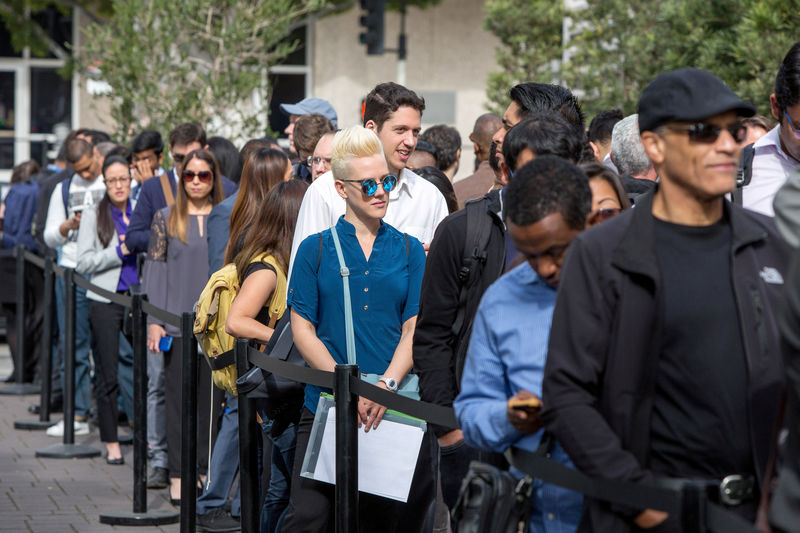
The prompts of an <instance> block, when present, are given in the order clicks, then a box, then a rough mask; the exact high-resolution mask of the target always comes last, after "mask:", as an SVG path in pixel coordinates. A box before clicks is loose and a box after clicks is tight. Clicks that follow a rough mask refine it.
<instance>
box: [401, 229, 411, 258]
mask: <svg viewBox="0 0 800 533" xmlns="http://www.w3.org/2000/svg"><path fill="white" fill-rule="evenodd" d="M403 235H405V236H406V257H408V256H409V255H410V254H409V252H408V233H404V234H403Z"/></svg>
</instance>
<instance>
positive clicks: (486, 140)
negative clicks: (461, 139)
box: [469, 113, 503, 161]
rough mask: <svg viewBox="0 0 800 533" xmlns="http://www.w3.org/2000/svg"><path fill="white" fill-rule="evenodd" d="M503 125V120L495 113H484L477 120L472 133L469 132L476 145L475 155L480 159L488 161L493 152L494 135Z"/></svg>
mask: <svg viewBox="0 0 800 533" xmlns="http://www.w3.org/2000/svg"><path fill="white" fill-rule="evenodd" d="M502 126H503V120H502V119H501V118H500V117H498V116H497V115H495V114H494V113H484V114H483V115H481V116H479V117H478V119H477V120H476V121H475V126H473V128H472V133H470V134H469V140H471V141H472V142H473V144H474V146H475V157H476V158H477V159H478V161H487V160H488V159H489V154H490V153H491V144H492V136H493V135H494V134H495V132H496V131H497V130H499V129H500V128H501V127H502Z"/></svg>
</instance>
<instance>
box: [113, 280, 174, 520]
mask: <svg viewBox="0 0 800 533" xmlns="http://www.w3.org/2000/svg"><path fill="white" fill-rule="evenodd" d="M143 301H144V295H143V294H142V293H141V289H140V288H138V287H137V288H135V289H134V290H133V295H132V297H131V305H132V311H133V320H132V326H133V327H132V329H133V331H132V334H133V335H132V336H133V419H134V420H135V421H136V423H135V424H134V427H133V511H130V510H127V509H118V510H113V511H109V512H106V513H103V514H101V515H100V523H101V524H110V525H114V526H160V525H166V524H174V523H175V522H177V521H178V518H179V515H178V513H177V511H174V510H172V509H152V510H150V511H148V510H147V315H145V313H144V310H143V309H142V302H143Z"/></svg>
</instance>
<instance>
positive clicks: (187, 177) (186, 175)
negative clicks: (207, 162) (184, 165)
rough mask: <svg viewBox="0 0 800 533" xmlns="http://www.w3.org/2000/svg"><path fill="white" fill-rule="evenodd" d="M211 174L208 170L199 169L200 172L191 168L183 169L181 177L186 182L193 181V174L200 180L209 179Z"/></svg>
mask: <svg viewBox="0 0 800 533" xmlns="http://www.w3.org/2000/svg"><path fill="white" fill-rule="evenodd" d="M212 175H213V174H211V171H210V170H201V171H200V172H194V171H192V170H184V171H183V179H184V181H187V182H189V181H194V178H195V176H197V177H198V178H200V181H211V176H212Z"/></svg>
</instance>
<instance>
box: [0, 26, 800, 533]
mask: <svg viewBox="0 0 800 533" xmlns="http://www.w3.org/2000/svg"><path fill="white" fill-rule="evenodd" d="M508 96H509V103H508V106H507V108H506V109H505V112H504V113H503V115H502V116H497V115H493V114H490V113H487V114H483V115H481V116H479V117H478V118H477V120H476V121H475V126H474V129H473V131H472V132H471V133H470V135H469V139H470V141H472V143H473V147H474V154H475V169H474V173H473V174H472V175H470V176H469V177H467V178H465V179H462V180H459V181H456V182H455V183H453V182H452V180H453V177H454V176H455V174H456V172H457V171H458V168H459V162H460V161H461V159H462V154H461V136H460V135H459V133H458V131H457V130H456V129H455V128H452V127H450V126H446V125H437V126H432V127H430V128H428V129H426V130H425V131H421V129H422V128H421V122H422V116H423V112H424V111H425V105H426V104H425V101H424V100H423V99H422V98H421V97H420V96H419V95H417V94H416V93H414V92H413V91H411V90H409V89H407V88H405V87H403V86H401V85H398V84H396V83H391V82H387V83H381V84H379V85H377V86H376V87H375V88H374V89H373V90H372V91H371V92H370V93H369V94H368V95H367V97H366V99H365V102H364V107H363V116H362V119H363V121H362V124H361V125H354V126H350V127H346V128H343V129H337V128H338V127H339V125H338V124H337V114H336V112H335V110H334V109H333V107H332V106H331V105H330V104H329V103H328V102H326V101H325V100H321V99H318V98H307V99H305V100H302V101H301V102H299V103H297V104H282V105H281V109H282V110H283V111H284V112H285V113H286V114H287V115H288V116H289V117H290V125H289V126H288V128H287V129H286V132H285V133H287V134H288V137H289V141H290V149H288V150H284V149H281V148H280V147H279V145H278V143H277V142H276V141H275V140H274V139H272V138H269V137H264V138H258V139H252V140H250V141H248V142H247V143H245V144H244V146H243V147H242V149H241V150H240V151H237V150H236V147H235V146H234V145H233V144H232V143H231V142H230V141H228V140H226V139H223V138H220V137H212V138H208V139H207V138H206V132H205V130H204V128H203V127H202V126H201V125H199V124H195V123H183V124H179V125H177V126H176V127H175V128H174V129H173V130H172V131H171V132H170V133H169V137H168V154H169V159H170V160H171V161H172V163H173V166H172V168H169V169H167V170H165V169H164V168H162V166H163V165H164V162H165V161H166V159H165V156H166V155H167V150H165V146H164V142H163V140H162V137H161V135H160V134H159V132H156V131H153V130H145V131H142V132H140V133H139V134H138V135H136V137H135V138H134V139H133V141H132V142H131V144H130V146H126V145H120V144H116V143H114V142H112V141H111V140H110V139H109V137H108V135H106V134H105V133H103V132H100V131H96V130H77V131H74V132H72V133H70V135H69V136H68V137H67V139H66V140H65V141H64V143H63V144H62V146H61V149H60V151H59V154H58V156H57V157H56V160H55V161H54V162H53V163H52V164H51V165H48V167H47V168H45V169H43V170H40V169H39V167H38V165H37V164H36V163H35V162H33V161H29V162H25V163H22V164H20V165H18V166H17V167H15V168H14V171H13V176H12V181H11V185H12V186H11V189H10V191H9V193H8V195H7V197H6V198H5V201H4V203H3V206H2V210H1V211H0V219H2V220H3V227H2V230H3V233H2V244H3V247H4V248H7V247H13V246H15V245H17V244H22V245H24V246H25V247H26V248H27V249H29V250H32V251H35V252H37V253H39V254H42V255H48V254H50V255H51V256H52V257H54V258H57V261H58V264H59V265H61V266H63V267H69V268H74V269H75V270H76V272H78V273H79V274H81V275H84V276H86V277H88V278H89V279H90V280H91V282H92V283H93V284H95V285H98V286H100V287H102V288H104V289H106V290H109V291H112V292H118V293H127V292H128V291H129V290H130V289H131V288H132V287H133V286H135V285H137V284H141V285H142V287H143V289H144V291H145V292H146V294H147V295H148V298H149V301H150V302H151V303H153V304H154V305H156V306H157V307H159V308H162V309H165V310H166V311H169V312H171V313H175V314H179V313H182V312H185V311H191V310H192V308H193V306H194V304H195V302H196V301H197V299H198V296H199V294H200V292H201V291H202V289H203V287H204V286H205V284H206V282H207V280H208V279H209V277H210V275H211V274H213V273H214V272H216V271H218V270H219V269H220V268H222V267H223V265H225V264H230V263H233V264H234V265H235V267H236V272H237V275H238V279H239V284H240V289H239V291H238V294H237V296H236V299H235V300H234V302H233V305H232V306H231V308H230V312H229V313H228V316H227V317H226V328H227V330H228V332H229V333H230V334H231V335H233V336H236V337H240V338H249V339H253V341H254V342H256V343H260V344H266V343H268V342H269V341H270V338H271V337H272V336H273V333H274V331H275V324H276V320H277V319H279V318H280V317H281V316H283V315H284V313H287V312H288V313H290V316H291V327H292V332H293V336H294V344H295V347H296V348H297V349H298V350H299V352H300V353H301V354H302V356H303V358H304V359H305V361H306V363H307V364H308V365H309V366H310V367H312V368H316V369H321V370H327V371H332V370H333V369H334V367H335V366H336V365H337V364H345V363H347V362H348V361H351V362H352V361H353V360H355V362H357V363H358V364H359V367H360V369H361V371H362V372H364V373H365V374H369V375H374V376H376V379H375V384H376V386H378V387H381V388H384V389H386V390H388V391H391V392H402V393H408V392H409V391H410V392H411V393H412V394H413V395H415V396H414V397H419V398H421V399H422V400H424V401H427V402H432V403H435V404H439V405H444V406H452V407H454V408H455V412H456V415H457V419H458V422H459V425H460V427H459V428H457V429H454V428H446V427H439V426H436V425H431V426H430V427H429V428H428V431H427V432H426V433H425V436H424V437H423V442H422V445H421V448H420V451H419V454H418V455H417V463H416V467H415V470H414V476H413V480H412V483H411V490H410V492H409V496H408V501H407V502H406V503H400V502H397V501H395V500H390V499H387V498H383V497H380V496H373V495H362V497H361V498H360V511H359V513H360V524H361V530H362V531H380V532H382V533H384V532H390V531H397V532H414V531H448V528H453V529H455V530H457V524H450V521H449V518H448V514H447V510H448V509H452V508H453V507H454V506H455V505H456V501H457V498H458V494H459V489H460V487H461V483H462V480H463V479H464V477H465V475H466V474H467V471H468V468H469V465H470V462H471V461H474V460H480V461H483V462H487V463H490V464H493V465H496V466H498V467H500V468H508V465H507V464H505V459H504V457H503V455H502V452H503V451H505V450H507V449H508V448H509V447H511V446H515V447H519V448H522V449H525V450H529V451H531V452H536V453H546V454H547V455H548V457H550V458H551V459H554V460H556V461H559V462H561V463H563V464H565V465H567V466H569V467H570V468H575V469H578V470H580V471H582V472H584V473H586V474H588V475H590V476H593V477H598V478H605V479H612V480H617V481H626V482H632V483H642V484H652V483H656V482H657V481H658V480H660V479H662V478H670V479H675V478H678V479H695V480H703V481H704V482H705V483H707V485H708V486H709V487H713V490H712V491H710V493H711V494H712V499H713V500H714V501H715V502H716V503H718V504H720V505H723V506H725V507H726V508H727V509H728V510H729V511H730V512H732V513H735V514H737V515H739V516H740V517H742V518H744V519H745V520H747V521H749V522H753V523H755V522H756V521H757V520H758V521H759V522H760V523H763V524H766V522H767V521H769V522H771V525H772V528H773V530H774V531H786V532H788V531H792V530H795V531H796V530H797V523H800V522H799V521H800V514H798V512H797V502H798V501H800V477H798V476H800V472H799V471H798V468H797V460H798V453H799V452H800V443H798V441H797V439H798V438H799V437H800V435H798V431H797V429H798V420H799V418H798V415H800V412H799V411H798V410H799V409H800V404H799V403H798V400H799V397H798V392H800V391H798V388H800V377H799V376H800V357H798V354H800V338H798V333H797V332H798V331H800V270H799V269H800V264H795V265H794V266H790V265H791V264H792V263H790V259H791V258H792V249H793V248H795V247H797V246H798V245H800V237H798V236H799V235H800V128H798V127H795V126H796V125H797V126H800V42H798V43H797V44H795V45H794V46H793V47H792V48H791V49H790V50H789V52H788V53H787V55H786V56H785V58H784V60H783V62H782V63H781V65H780V67H779V69H778V74H777V77H776V81H775V89H774V93H773V94H772V95H771V96H770V102H769V103H770V106H771V110H772V115H773V117H774V118H775V120H777V123H776V124H774V123H772V122H771V121H770V120H769V119H767V118H765V117H761V116H757V115H756V114H755V112H756V110H755V108H754V107H753V105H752V104H751V103H748V102H745V101H743V100H741V99H740V98H739V97H738V96H737V95H736V94H735V93H734V92H733V91H732V90H731V89H730V88H729V87H728V86H727V85H725V84H724V83H723V82H722V81H720V80H719V79H718V78H717V77H716V76H714V75H713V74H712V73H710V72H707V71H703V70H698V69H692V68H684V69H679V70H675V71H671V72H665V73H662V74H660V75H659V76H657V77H656V78H655V79H654V80H653V81H652V82H651V83H650V84H649V85H648V86H647V87H646V88H645V89H644V90H643V91H642V93H641V96H640V99H639V104H638V113H637V114H634V115H629V116H623V114H622V113H621V112H620V111H619V110H609V111H606V112H602V113H599V114H598V115H597V116H596V117H595V118H594V119H593V120H592V121H591V123H590V124H589V125H588V127H587V126H586V124H585V117H584V113H583V111H582V109H581V106H580V103H579V102H578V100H577V98H576V97H575V96H574V95H573V94H572V93H571V92H570V91H569V90H568V89H567V88H565V87H561V86H558V85H551V84H543V83H533V82H531V83H521V84H518V85H515V86H514V87H512V88H511V89H510V91H509V95H508ZM139 254H146V255H144V260H143V261H142V260H139V259H138V258H139V256H140V255H139ZM4 268H5V269H6V270H5V271H4V272H8V268H9V267H8V266H4ZM10 268H11V269H12V271H13V265H12V266H11V267H10ZM30 270H33V269H30ZM345 272H347V274H345ZM343 276H344V279H345V281H344V285H343ZM29 278H30V279H28V280H26V283H27V289H26V290H27V294H28V296H29V301H30V304H29V305H28V306H27V307H26V309H28V310H29V312H28V313H27V314H26V316H24V317H20V316H16V314H15V304H14V295H13V294H6V293H0V301H2V302H3V312H4V314H5V316H6V318H7V324H8V330H7V335H8V340H9V345H10V347H11V350H12V353H13V352H14V351H15V350H16V339H15V338H14V324H15V321H16V320H24V321H25V325H26V332H27V333H26V334H28V335H29V336H30V341H28V342H26V343H25V347H26V353H25V354H24V357H23V361H24V363H25V364H24V367H23V368H15V370H14V371H15V372H21V373H23V374H22V375H23V376H24V381H33V380H38V379H42V376H37V375H36V372H37V369H38V365H37V357H38V354H39V353H40V352H41V346H40V345H39V343H40V342H44V343H50V342H52V343H53V348H54V349H53V353H54V354H55V356H56V359H57V360H58V358H59V357H60V354H61V353H62V351H63V346H62V345H63V329H64V316H63V315H64V312H63V307H64V306H63V301H64V290H65V288H64V283H63V280H61V279H58V280H57V284H56V289H55V291H56V302H57V303H56V306H55V313H56V314H57V318H58V320H57V324H58V330H59V332H60V334H58V335H56V336H55V337H54V339H52V340H51V339H40V338H39V337H40V335H39V336H37V335H36V331H38V330H37V328H40V327H41V321H42V317H43V315H44V313H47V312H51V311H52V310H50V309H42V308H41V300H42V298H41V293H42V290H43V288H42V284H41V281H40V280H39V279H38V278H37V276H36V274H35V273H32V274H31V275H30V276H29ZM11 285H12V284H9V283H6V284H3V286H4V288H3V289H2V290H3V291H8V287H9V286H11ZM76 292H77V294H76V298H77V310H76V317H77V320H76V335H75V343H76V350H75V352H76V367H75V388H76V394H75V412H76V417H75V433H76V434H77V435H85V434H88V433H89V432H90V424H89V423H90V421H91V420H92V415H93V414H94V416H95V419H96V424H97V425H98V426H99V430H100V438H101V440H102V441H103V442H104V443H105V447H106V460H107V462H108V463H109V464H112V465H117V464H123V463H124V459H123V453H122V448H121V447H120V437H119V434H118V431H117V428H118V423H119V421H120V420H121V419H124V418H127V419H128V420H129V421H130V423H136V420H133V417H132V409H131V403H132V401H133V399H132V396H131V359H132V349H131V339H130V331H129V329H128V328H127V327H126V325H125V311H124V309H123V308H122V307H121V306H119V305H117V304H115V303H112V302H109V301H108V300H106V299H104V298H102V297H101V296H100V295H97V294H94V293H92V292H91V291H88V292H87V291H85V290H84V289H82V288H81V287H77V289H76ZM184 342H194V340H193V339H182V338H181V332H180V330H179V329H177V328H175V327H173V326H172V325H170V324H164V323H162V322H160V321H159V320H158V319H157V318H155V317H149V318H148V338H147V346H148V350H149V355H148V365H147V366H148V395H147V412H148V419H147V426H148V427H147V436H148V445H149V446H148V449H149V452H148V455H149V463H150V473H149V476H148V481H147V485H148V488H150V489H164V488H167V489H168V490H169V498H170V500H171V501H172V503H173V504H175V505H180V494H181V491H180V467H181V460H180V459H181V458H180V433H179V428H180V416H181V414H180V413H181V398H180V392H179V391H180V390H181V386H180V383H181V371H182V368H181V361H180V354H181V346H182V344H183V343H184ZM782 356H783V357H782ZM63 366H64V365H63V361H62V363H61V364H55V365H53V369H54V370H53V372H54V378H55V379H54V385H55V387H56V389H57V393H56V397H55V398H54V405H53V406H52V407H53V408H54V409H58V408H59V407H60V406H59V403H60V402H61V400H60V398H61V396H60V392H58V390H60V385H61V383H62V380H63ZM200 369H201V370H200V373H199V376H198V435H197V443H198V463H199V465H198V466H199V472H200V473H201V475H200V479H198V483H200V484H201V485H202V493H201V495H200V496H199V498H198V500H197V514H198V516H197V524H198V529H200V530H203V531H234V530H236V529H238V527H239V526H238V523H239V517H240V515H241V506H240V504H239V493H238V488H237V487H236V483H235V480H236V476H237V470H238V452H237V450H238V419H237V398H236V396H234V395H233V394H231V393H228V392H226V393H225V394H224V397H223V394H222V392H221V391H220V390H218V389H215V388H214V387H213V385H212V382H211V376H210V372H211V371H210V369H209V367H208V366H207V365H204V364H201V365H200ZM13 378H14V376H12V377H11V378H10V379H13ZM92 390H93V391H94V399H95V406H96V408H95V411H94V413H93V412H92V411H93V410H92V399H91V392H92ZM322 392H326V391H325V390H323V389H320V388H319V387H316V386H312V385H309V386H306V388H305V392H304V396H303V398H302V401H299V402H298V403H297V405H296V408H294V409H291V410H288V411H285V412H283V413H281V414H280V416H272V417H271V416H269V414H268V413H267V412H266V411H264V410H262V409H259V410H258V415H259V416H258V422H259V424H260V427H261V429H262V430H263V432H262V433H263V440H264V443H265V448H266V449H270V450H271V451H270V456H269V458H268V459H267V460H266V461H265V464H264V468H263V470H264V474H265V476H264V477H266V478H268V485H267V487H266V489H265V491H264V501H263V508H262V511H261V516H260V520H261V531H262V532H265V533H272V532H276V531H283V532H290V533H294V532H306V531H307V532H324V531H331V530H332V529H333V523H334V522H333V514H334V507H333V486H332V485H329V484H325V483H322V482H319V481H315V480H312V479H309V478H307V477H301V475H300V471H301V465H302V463H303V459H304V457H305V455H306V451H307V449H308V448H309V446H310V443H309V439H310V434H311V430H312V426H313V423H314V420H315V414H316V412H317V408H318V405H319V402H320V394H321V393H322ZM327 392H330V391H327ZM784 396H785V401H782V397H784ZM209 406H211V407H210V408H209ZM32 407H34V408H39V406H32ZM385 410H386V409H385V407H384V406H382V405H379V404H378V403H375V402H373V401H371V400H369V399H367V398H363V397H362V398H360V400H359V402H358V414H359V422H360V425H361V426H362V427H363V428H364V431H370V430H374V429H377V428H378V426H379V425H380V423H381V421H382V419H383V417H384V415H385ZM779 425H780V426H782V427H785V428H788V429H789V432H788V437H787V436H786V432H782V431H778V429H777V428H778V426H779ZM63 431H64V427H63V421H62V422H59V423H57V424H55V425H53V426H52V427H51V428H50V429H48V430H47V434H48V435H51V436H56V437H57V436H61V435H63ZM210 434H211V435H213V438H210V437H209V435H210ZM545 435H547V437H546V438H545ZM776 435H777V436H778V439H777V440H776ZM776 450H777V452H776ZM775 455H777V457H778V458H779V460H778V461H777V464H778V465H779V466H781V468H776V467H774V466H769V467H768V465H773V464H774V463H775V461H774V456H775ZM775 470H780V472H779V473H780V475H778V476H777V482H776V481H775V472H774V471H775ZM512 471H513V472H515V475H519V476H521V475H522V474H521V473H520V472H517V471H515V470H513V469H512ZM770 501H771V504H772V506H771V512H769V513H768V506H767V504H769V503H770ZM576 530H577V531H587V532H588V531H603V532H605V531H609V532H611V531H614V532H625V531H631V532H634V531H644V530H648V531H653V532H659V533H661V532H673V531H681V523H680V520H679V517H677V516H673V515H667V514H666V513H664V512H662V511H659V510H655V509H634V508H626V507H621V506H616V505H611V504H609V503H607V502H603V501H599V500H592V499H588V498H586V499H585V498H583V497H582V495H580V494H578V493H575V492H572V491H570V490H567V489H564V488H559V487H556V486H553V485H549V484H546V483H542V482H541V481H540V480H534V481H533V490H532V494H531V512H530V531H534V532H568V531H576Z"/></svg>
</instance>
